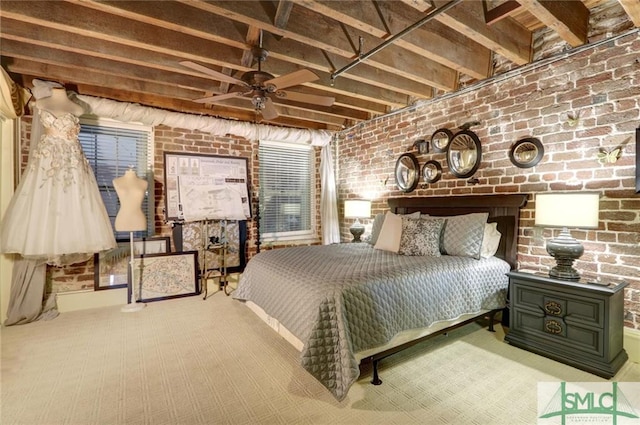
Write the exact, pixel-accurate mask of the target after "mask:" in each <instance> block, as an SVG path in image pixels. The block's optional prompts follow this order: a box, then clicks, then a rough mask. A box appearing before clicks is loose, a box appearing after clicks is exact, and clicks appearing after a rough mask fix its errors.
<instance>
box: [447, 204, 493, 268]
mask: <svg viewBox="0 0 640 425" xmlns="http://www.w3.org/2000/svg"><path fill="white" fill-rule="evenodd" d="M488 218H489V213H472V214H465V215H456V216H452V217H447V218H446V223H445V225H444V236H443V240H442V248H443V250H444V251H443V254H446V255H457V256H459V257H471V258H475V259H476V260H479V259H480V249H481V248H482V239H483V237H484V225H485V224H486V223H487V219H488Z"/></svg>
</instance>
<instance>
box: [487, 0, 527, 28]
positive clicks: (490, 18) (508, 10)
mask: <svg viewBox="0 0 640 425" xmlns="http://www.w3.org/2000/svg"><path fill="white" fill-rule="evenodd" d="M483 4H485V5H486V1H483ZM521 7H522V5H521V4H520V3H518V2H517V1H516V0H508V1H506V2H504V3H502V4H499V5H498V6H496V7H494V8H492V9H489V10H485V11H484V21H485V22H486V23H487V25H493V24H495V23H496V22H498V21H501V20H503V19H504V18H508V17H509V16H511V15H512V14H513V12H516V11H517V10H519V9H520V8H521Z"/></svg>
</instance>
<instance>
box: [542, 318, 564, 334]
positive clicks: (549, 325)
mask: <svg viewBox="0 0 640 425" xmlns="http://www.w3.org/2000/svg"><path fill="white" fill-rule="evenodd" d="M544 330H545V332H548V333H550V334H554V335H558V334H561V333H562V325H561V324H560V323H559V322H558V321H557V320H545V322H544Z"/></svg>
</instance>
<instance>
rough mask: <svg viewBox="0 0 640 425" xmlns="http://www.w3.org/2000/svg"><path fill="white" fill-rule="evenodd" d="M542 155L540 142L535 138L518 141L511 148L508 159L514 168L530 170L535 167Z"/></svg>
mask: <svg viewBox="0 0 640 425" xmlns="http://www.w3.org/2000/svg"><path fill="white" fill-rule="evenodd" d="M543 155H544V147H543V146H542V142H540V140H538V139H536V138H535V137H527V138H525V139H520V140H518V141H517V142H515V143H514V144H513V146H511V150H509V159H510V160H511V162H512V163H513V165H515V166H516V167H520V168H531V167H533V166H535V165H536V164H537V163H538V162H540V160H541V159H542V157H543Z"/></svg>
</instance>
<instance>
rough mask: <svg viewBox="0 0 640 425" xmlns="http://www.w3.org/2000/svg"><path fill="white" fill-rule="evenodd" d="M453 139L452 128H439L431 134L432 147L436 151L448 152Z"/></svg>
mask: <svg viewBox="0 0 640 425" xmlns="http://www.w3.org/2000/svg"><path fill="white" fill-rule="evenodd" d="M451 139H453V133H452V132H451V131H450V130H447V129H446V128H439V129H438V130H436V131H435V133H433V135H432V136H431V148H432V149H433V151H434V152H446V150H447V146H449V143H450V142H451Z"/></svg>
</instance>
